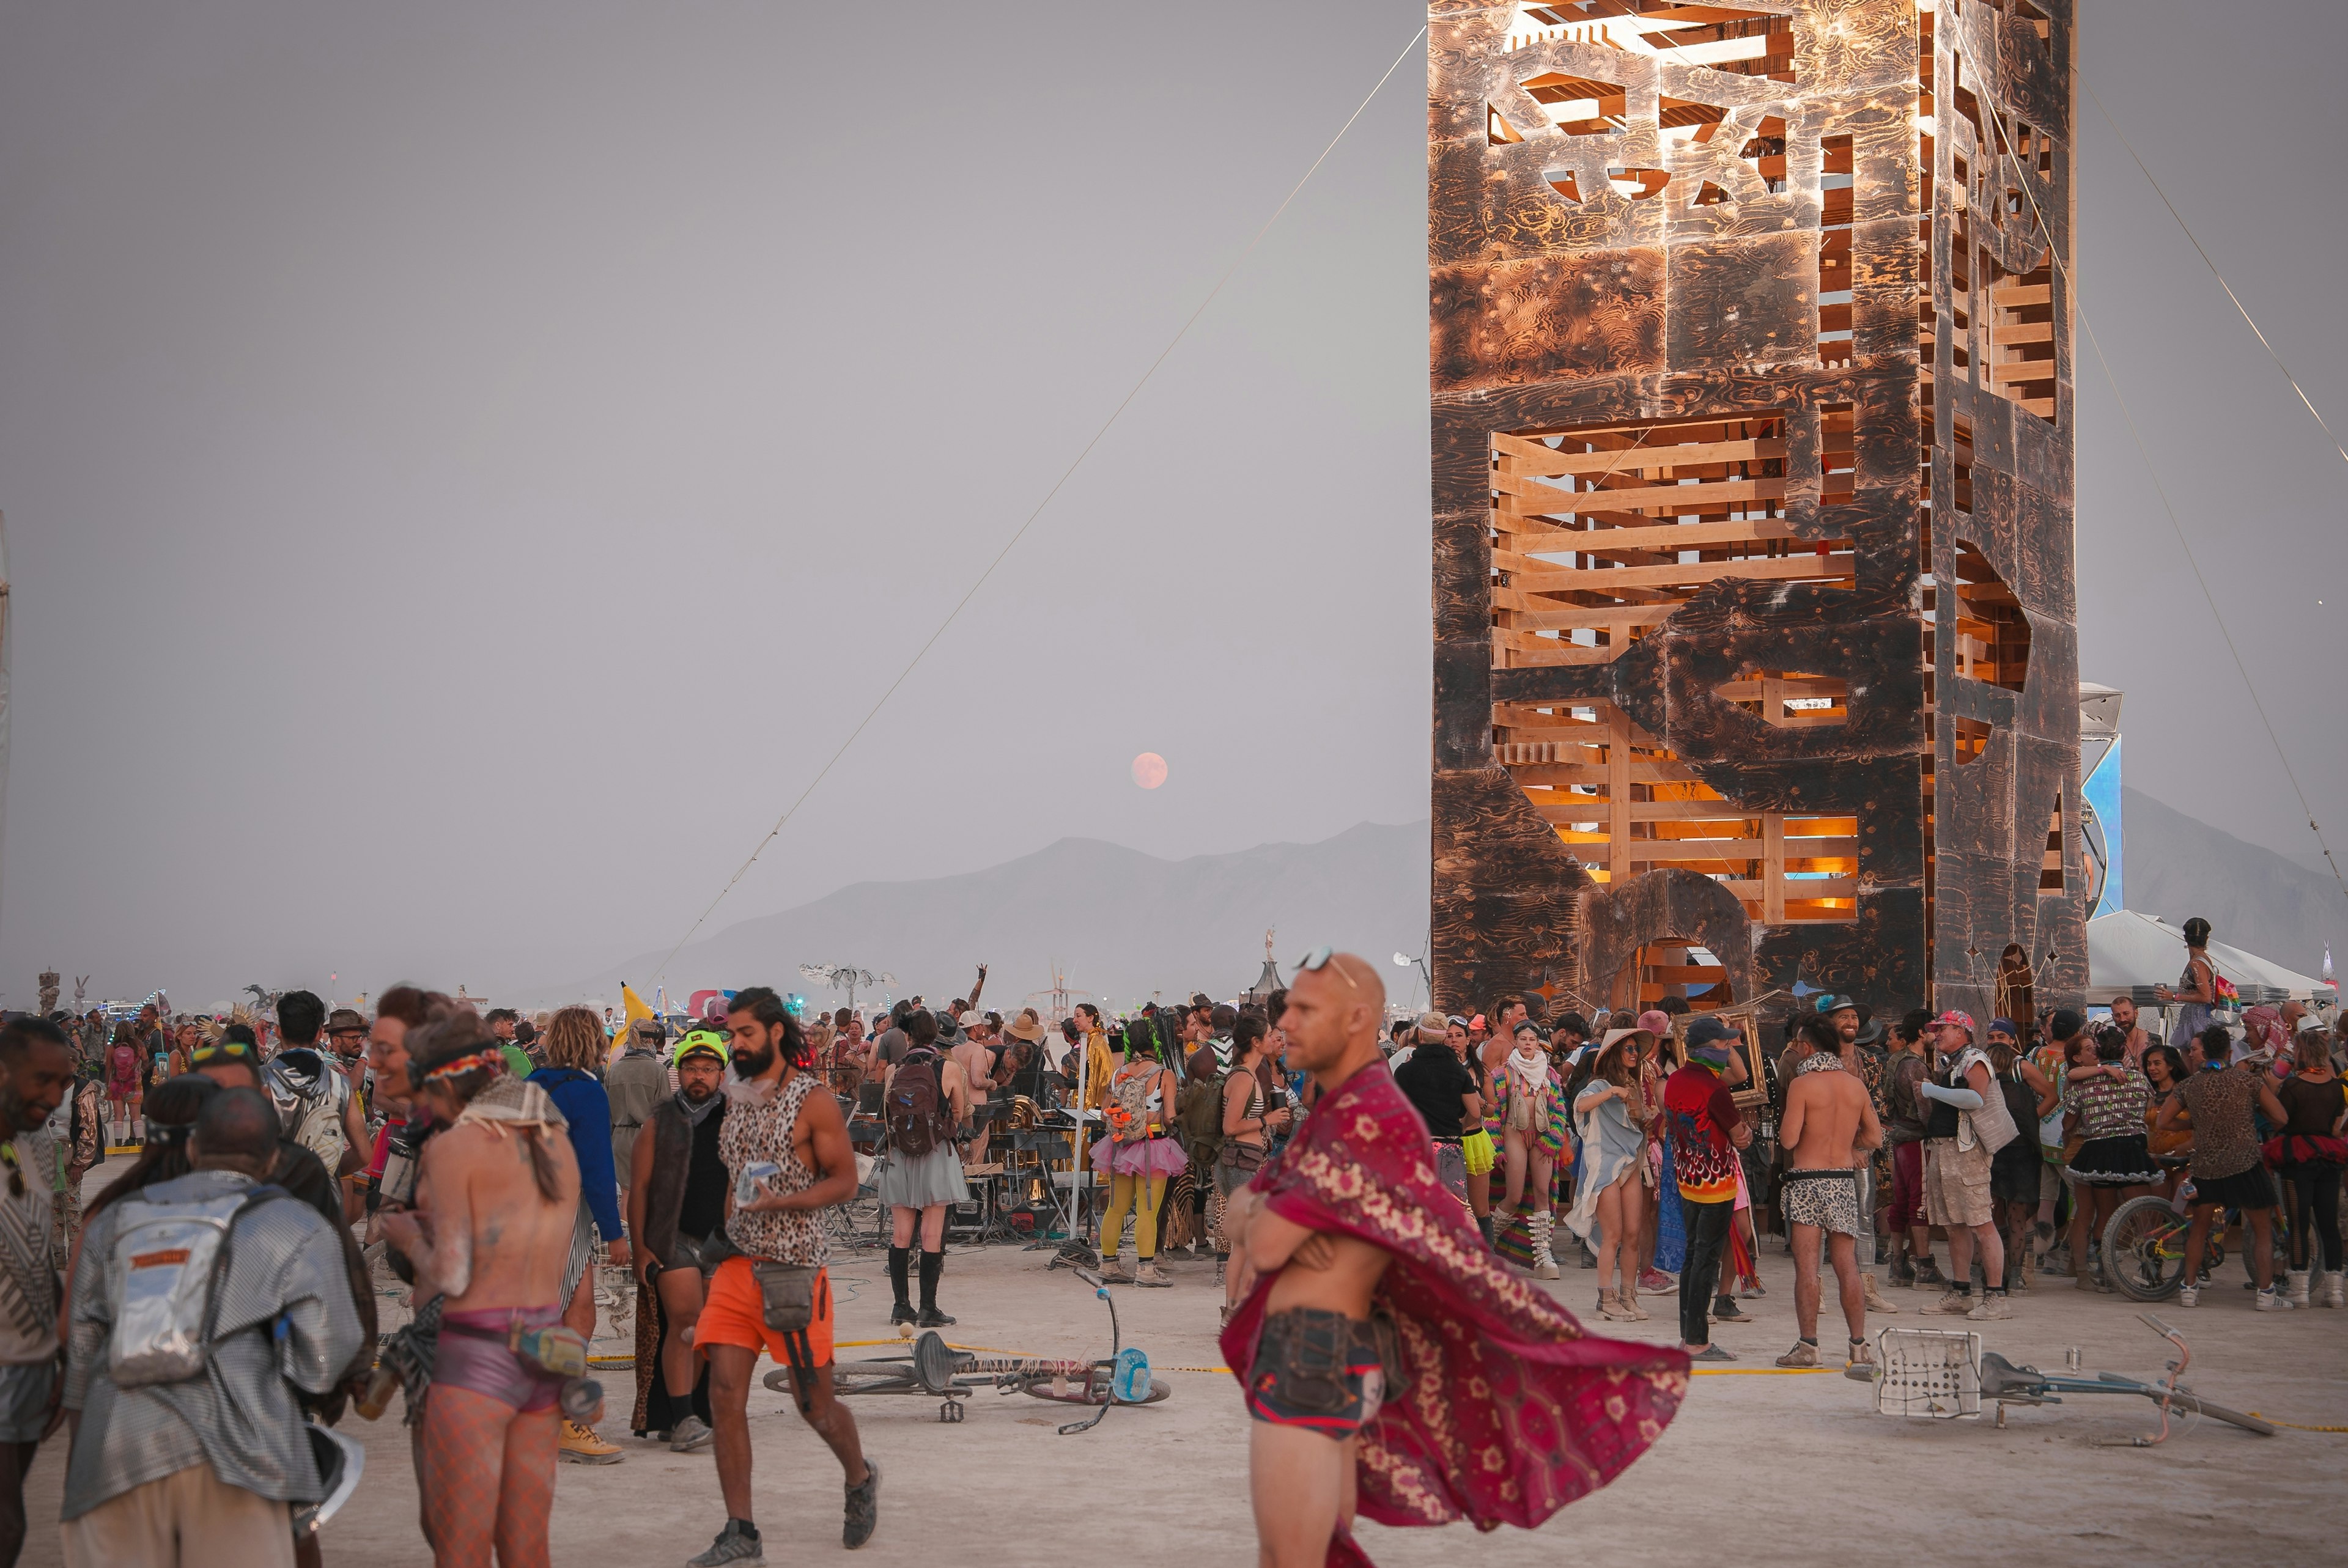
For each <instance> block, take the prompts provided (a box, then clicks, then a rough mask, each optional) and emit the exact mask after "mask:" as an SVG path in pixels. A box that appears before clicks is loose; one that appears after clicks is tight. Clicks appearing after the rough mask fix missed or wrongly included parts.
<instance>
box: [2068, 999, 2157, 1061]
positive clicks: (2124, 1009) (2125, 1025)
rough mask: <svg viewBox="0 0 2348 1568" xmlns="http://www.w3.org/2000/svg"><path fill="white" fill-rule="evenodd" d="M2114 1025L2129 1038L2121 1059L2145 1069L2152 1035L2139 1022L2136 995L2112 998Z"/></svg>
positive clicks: (2074, 1031) (2074, 1032)
mask: <svg viewBox="0 0 2348 1568" xmlns="http://www.w3.org/2000/svg"><path fill="white" fill-rule="evenodd" d="M2112 1027H2113V1028H2114V1029H2116V1030H2119V1031H2120V1032H2121V1033H2122V1034H2123V1035H2125V1036H2127V1046H2126V1047H2125V1049H2124V1050H2122V1051H2121V1054H2120V1060H2121V1061H2125V1062H2126V1063H2127V1065H2128V1066H2129V1067H2130V1068H2131V1069H2133V1070H2135V1071H2138V1072H2141V1071H2144V1048H2145V1047H2146V1046H2147V1045H2150V1044H2151V1043H2152V1035H2151V1033H2150V1031H2148V1030H2146V1029H2145V1028H2144V1026H2143V1025H2141V1024H2139V1023H2138V1022H2137V1014H2136V999H2135V998H2134V997H2114V998H2113V999H2112ZM2071 1032H2072V1033H2073V1034H2076V1033H2078V1032H2079V1031H2078V1030H2072V1031H2071Z"/></svg>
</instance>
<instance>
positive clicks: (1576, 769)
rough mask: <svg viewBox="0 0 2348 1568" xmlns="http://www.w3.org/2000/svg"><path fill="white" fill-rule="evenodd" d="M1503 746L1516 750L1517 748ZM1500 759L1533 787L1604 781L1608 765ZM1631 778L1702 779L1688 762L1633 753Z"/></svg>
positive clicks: (1646, 780)
mask: <svg viewBox="0 0 2348 1568" xmlns="http://www.w3.org/2000/svg"><path fill="white" fill-rule="evenodd" d="M1503 749H1504V750H1511V751H1513V750H1515V749H1517V748H1515V747H1507V748H1503ZM1550 749H1552V750H1562V749H1564V748H1562V747H1557V748H1550ZM1574 749H1576V750H1580V749H1581V748H1579V747H1576V748H1574ZM1500 761H1501V763H1502V764H1504V765H1505V766H1506V767H1507V768H1508V769H1509V773H1510V774H1512V775H1513V776H1514V777H1515V779H1516V781H1517V782H1518V783H1519V784H1524V785H1526V786H1527V787H1529V788H1532V789H1540V788H1550V789H1556V788H1561V787H1563V786H1564V785H1567V784H1604V783H1605V782H1606V766H1605V764H1603V763H1584V762H1570V763H1565V762H1551V761H1546V760H1544V761H1541V762H1529V761H1528V762H1524V763H1517V762H1512V761H1510V760H1509V758H1508V757H1502V758H1501V759H1500ZM1631 782H1632V784H1698V783H1701V782H1702V781H1701V780H1699V779H1698V778H1697V777H1696V776H1695V770H1694V768H1692V767H1690V766H1688V765H1687V764H1685V763H1659V762H1653V761H1650V760H1649V759H1647V758H1645V757H1638V756H1634V757H1633V758H1632V761H1631Z"/></svg>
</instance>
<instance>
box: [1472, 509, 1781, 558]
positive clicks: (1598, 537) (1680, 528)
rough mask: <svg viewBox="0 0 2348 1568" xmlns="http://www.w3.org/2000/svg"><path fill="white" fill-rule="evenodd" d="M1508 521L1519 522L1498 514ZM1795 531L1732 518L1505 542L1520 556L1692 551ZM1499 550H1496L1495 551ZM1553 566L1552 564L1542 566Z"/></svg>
mask: <svg viewBox="0 0 2348 1568" xmlns="http://www.w3.org/2000/svg"><path fill="white" fill-rule="evenodd" d="M1497 515H1498V516H1499V517H1502V518H1508V520H1509V522H1515V521H1517V520H1519V519H1517V518H1514V517H1512V516H1510V515H1509V514H1508V513H1506V512H1502V513H1499V514H1497ZM1793 537H1794V530H1793V528H1792V526H1791V525H1789V524H1788V523H1787V521H1786V519H1785V518H1729V519H1728V520H1726V521H1725V522H1717V523H1657V524H1655V525H1653V527H1649V528H1636V527H1633V528H1523V529H1512V530H1510V531H1509V533H1508V534H1507V535H1506V539H1507V542H1508V543H1509V545H1511V546H1513V547H1514V548H1515V549H1516V550H1517V551H1519V553H1525V552H1529V551H1533V550H1592V549H1595V550H1623V549H1634V550H1637V549H1663V550H1694V549H1704V548H1707V547H1710V546H1713V545H1741V544H1751V543H1753V542H1754V541H1756V540H1759V539H1790V538H1793ZM1497 548H1498V547H1497V546H1496V547H1495V549H1496V550H1497ZM1545 564H1547V565H1550V566H1554V565H1556V564H1557V563H1556V562H1554V561H1550V562H1547V563H1545Z"/></svg>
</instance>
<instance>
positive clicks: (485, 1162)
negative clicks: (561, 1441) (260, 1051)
mask: <svg viewBox="0 0 2348 1568" xmlns="http://www.w3.org/2000/svg"><path fill="white" fill-rule="evenodd" d="M404 1043H405V1046H406V1050H407V1075H408V1078H409V1080H410V1081H411V1082H412V1083H413V1084H414V1086H415V1090H416V1094H417V1099H419V1100H420V1101H422V1102H424V1103H425V1104H426V1105H427V1106H428V1107H429V1108H430V1110H431V1112H432V1113H433V1116H434V1118H435V1119H436V1120H437V1121H438V1122H441V1123H442V1124H443V1125H444V1126H445V1128H446V1131H444V1132H440V1133H439V1134H438V1136H436V1137H435V1138H434V1139H433V1140H432V1141H431V1142H430V1143H427V1144H426V1145H425V1146H424V1149H423V1153H422V1155H421V1157H420V1162H419V1163H420V1168H419V1170H418V1173H417V1182H416V1203H415V1207H414V1208H413V1209H411V1210H408V1211H406V1212H403V1213H396V1214H388V1215H386V1216H385V1217H384V1221H383V1229H384V1234H385V1235H386V1236H388V1237H389V1238H390V1240H391V1242H392V1244H393V1245H396V1246H397V1247H398V1248H399V1249H400V1250H401V1251H402V1252H403V1253H405V1254H406V1255H407V1257H408V1259H409V1261H410V1262H412V1263H413V1264H414V1265H415V1266H416V1275H417V1283H416V1296H417V1300H418V1301H422V1300H425V1299H426V1298H427V1297H429V1296H435V1295H438V1296H442V1297H443V1301H442V1306H441V1314H440V1333H439V1342H438V1347H437V1348H436V1351H435V1354H434V1358H433V1365H432V1381H431V1386H430V1391H429V1393H428V1394H427V1397H426V1400H425V1407H424V1419H423V1424H422V1431H421V1437H420V1439H419V1440H418V1443H417V1486H418V1491H420V1493H421V1494H422V1496H421V1501H422V1514H423V1526H424V1536H425V1539H426V1540H427V1542H430V1543H431V1545H432V1552H433V1560H434V1562H436V1563H439V1564H441V1565H442V1568H452V1565H463V1568H476V1565H479V1568H487V1565H488V1563H489V1553H490V1549H491V1546H492V1543H494V1545H495V1548H496V1552H497V1557H498V1561H499V1563H500V1564H502V1565H503V1568H543V1565H544V1564H545V1563H547V1541H546V1532H547V1522H548V1518H549V1516H550V1514H551V1512H552V1509H553V1504H554V1450H555V1417H556V1409H555V1407H556V1402H557V1399H558V1398H559V1397H560V1395H561V1391H562V1387H563V1383H564V1378H563V1375H562V1373H561V1371H560V1370H559V1369H557V1368H550V1367H549V1365H548V1364H547V1361H548V1357H549V1354H550V1352H551V1353H553V1354H557V1355H559V1353H560V1351H559V1348H557V1337H558V1335H559V1334H560V1332H561V1321H562V1309H563V1307H564V1306H565V1302H564V1300H563V1298H562V1294H561V1292H562V1283H563V1280H562V1274H563V1266H564V1264H565V1262H566V1261H567V1259H568V1258H569V1255H570V1252H571V1239H572V1225H573V1221H574V1216H575V1215H576V1214H577V1212H578V1207H579V1163H578V1160H577V1158H576V1157H575V1156H574V1155H573V1154H572V1152H571V1140H570V1139H569V1137H567V1136H565V1132H566V1131H567V1129H566V1126H565V1123H564V1122H563V1118H562V1112H560V1111H559V1110H557V1109H556V1108H555V1105H554V1102H553V1101H551V1100H550V1099H549V1098H548V1097H547V1094H546V1091H545V1090H543V1089H541V1088H540V1087H539V1086H537V1085H536V1084H535V1083H532V1082H530V1081H524V1080H522V1079H519V1078H516V1077H514V1076H513V1075H512V1074H511V1073H510V1072H509V1071H507V1070H506V1061H505V1056H504V1053H503V1052H502V1051H501V1050H499V1042H498V1040H496V1038H495V1037H494V1036H492V1035H491V1034H490V1033H489V1030H488V1028H487V1027H486V1026H484V1025H483V1024H482V1022H481V1020H480V1018H479V1015H477V1014H476V1013H475V1012H474V1011H473V1009H471V1008H469V1007H467V1006H464V1005H462V1004H459V1003H446V1002H443V1003H441V1004H439V1005H437V1006H434V1007H432V1008H430V1009H428V1012H427V1018H426V1021H425V1022H424V1024H423V1026H422V1027H420V1028H417V1029H412V1030H407V1034H406V1038H405V1041H404ZM574 1343H575V1344H576V1347H577V1348H578V1349H579V1350H580V1351H581V1353H582V1359H583V1353H584V1348H585V1347H584V1343H583V1341H574ZM596 1413H598V1414H599V1413H600V1412H596Z"/></svg>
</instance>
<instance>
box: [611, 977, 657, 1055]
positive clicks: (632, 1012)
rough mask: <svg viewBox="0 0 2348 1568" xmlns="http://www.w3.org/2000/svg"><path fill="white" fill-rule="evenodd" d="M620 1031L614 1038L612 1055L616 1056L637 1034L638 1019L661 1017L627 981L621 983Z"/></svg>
mask: <svg viewBox="0 0 2348 1568" xmlns="http://www.w3.org/2000/svg"><path fill="white" fill-rule="evenodd" d="M620 1012H621V1018H620V1031H619V1033H617V1034H615V1035H613V1037H612V1054H613V1055H614V1056H617V1055H619V1053H620V1052H621V1051H622V1050H624V1049H626V1046H627V1043H628V1037H629V1036H630V1035H632V1034H633V1033H634V1032H635V1029H636V1020H638V1019H640V1018H658V1017H659V1016H660V1015H659V1014H658V1013H656V1012H654V1011H653V1009H651V1008H650V1007H649V1006H647V1005H646V1004H645V1002H644V998H642V997H640V996H638V995H636V992H635V988H634V987H633V986H631V985H629V984H628V982H627V981H625V980H622V981H621V982H620Z"/></svg>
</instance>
